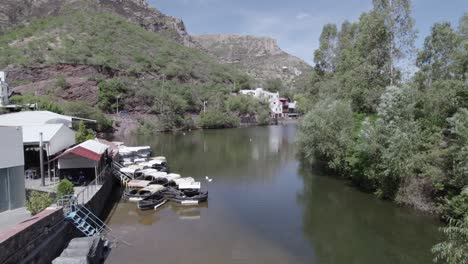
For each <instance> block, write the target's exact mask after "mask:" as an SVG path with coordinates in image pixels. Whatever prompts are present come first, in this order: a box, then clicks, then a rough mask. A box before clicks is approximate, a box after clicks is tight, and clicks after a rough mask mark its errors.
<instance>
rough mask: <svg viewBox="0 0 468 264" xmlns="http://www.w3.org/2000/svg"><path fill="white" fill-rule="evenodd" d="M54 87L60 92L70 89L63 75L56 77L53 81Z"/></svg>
mask: <svg viewBox="0 0 468 264" xmlns="http://www.w3.org/2000/svg"><path fill="white" fill-rule="evenodd" d="M55 87H57V88H61V89H62V90H66V89H68V88H70V84H69V83H68V82H67V79H65V77H64V76H63V75H60V76H58V77H57V80H56V81H55Z"/></svg>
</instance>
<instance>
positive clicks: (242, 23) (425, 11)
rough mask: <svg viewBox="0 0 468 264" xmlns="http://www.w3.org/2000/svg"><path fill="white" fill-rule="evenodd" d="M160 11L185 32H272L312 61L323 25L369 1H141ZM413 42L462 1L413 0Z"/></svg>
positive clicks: (452, 16)
mask: <svg viewBox="0 0 468 264" xmlns="http://www.w3.org/2000/svg"><path fill="white" fill-rule="evenodd" d="M147 1H148V2H149V3H150V5H152V6H153V7H155V8H157V9H159V10H160V11H162V12H163V13H165V14H166V15H170V16H175V17H178V18H181V19H182V20H183V21H184V23H185V26H186V28H187V30H188V32H189V33H190V34H194V35H195V34H242V35H255V36H267V37H272V38H274V39H276V40H277V41H278V44H279V46H280V47H281V48H282V49H283V50H285V51H286V52H288V53H290V54H293V55H295V56H297V57H300V58H302V59H303V60H305V61H306V62H308V63H309V64H312V63H313V54H314V50H315V49H317V47H318V39H319V37H320V33H321V31H322V27H323V25H325V24H327V23H334V24H337V25H340V24H341V23H342V22H343V21H345V20H349V21H351V22H355V21H357V20H358V18H359V15H360V14H361V13H362V12H366V11H368V10H370V9H371V8H372V0H283V1H279V0H147ZM412 5H413V18H414V19H415V21H416V24H415V28H416V30H417V31H418V39H417V40H416V43H415V44H416V47H417V48H421V47H422V45H423V43H424V38H425V37H426V36H427V35H428V34H429V33H430V28H431V26H432V25H433V24H434V23H435V22H440V21H448V22H451V23H452V25H453V26H455V27H456V26H457V25H458V21H459V19H460V17H461V16H462V15H463V13H464V12H468V0H413V1H412Z"/></svg>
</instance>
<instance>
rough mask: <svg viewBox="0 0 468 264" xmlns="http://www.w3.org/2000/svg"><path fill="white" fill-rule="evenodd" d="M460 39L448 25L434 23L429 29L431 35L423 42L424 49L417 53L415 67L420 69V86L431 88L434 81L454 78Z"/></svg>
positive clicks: (445, 23) (446, 23)
mask: <svg viewBox="0 0 468 264" xmlns="http://www.w3.org/2000/svg"><path fill="white" fill-rule="evenodd" d="M460 44H461V39H460V38H459V36H458V34H457V33H456V32H455V31H454V30H453V29H452V27H451V26H450V23H448V22H444V23H436V24H434V26H432V28H431V35H429V36H427V37H426V39H425V41H424V48H423V50H422V51H420V52H419V54H418V57H417V60H416V66H418V67H419V68H420V72H419V73H418V77H417V78H418V79H419V82H420V85H421V86H423V87H426V88H430V87H432V83H433V82H434V81H435V80H442V79H452V78H455V77H456V71H457V70H456V65H455V61H456V56H457V51H458V49H459V46H460Z"/></svg>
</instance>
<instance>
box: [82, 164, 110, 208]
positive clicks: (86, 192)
mask: <svg viewBox="0 0 468 264" xmlns="http://www.w3.org/2000/svg"><path fill="white" fill-rule="evenodd" d="M108 168H109V167H108V166H106V167H105V168H104V169H103V170H102V171H101V173H99V175H98V176H97V177H96V179H94V180H93V181H92V182H90V183H89V184H88V185H86V186H85V187H84V189H83V190H81V191H79V192H78V193H76V194H75V197H76V199H77V201H78V202H79V203H80V204H85V203H86V202H88V201H89V200H90V199H91V198H92V197H93V195H94V194H96V192H97V191H98V190H99V188H101V186H102V185H103V184H104V181H105V178H104V176H105V173H106V172H107V169H108Z"/></svg>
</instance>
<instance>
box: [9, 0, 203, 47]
mask: <svg viewBox="0 0 468 264" xmlns="http://www.w3.org/2000/svg"><path fill="white" fill-rule="evenodd" d="M83 7H84V8H89V9H91V10H93V11H97V10H102V11H107V12H113V13H116V14H118V15H120V16H122V17H124V18H126V19H128V20H130V21H132V22H134V23H137V24H138V25H141V26H143V27H144V28H146V29H147V30H150V31H153V32H158V33H161V34H163V35H166V36H168V37H170V38H172V39H175V40H176V41H178V42H179V43H183V44H184V45H185V46H188V47H194V46H195V44H194V42H193V41H192V38H191V37H190V35H189V34H188V33H187V31H186V29H185V25H184V22H183V21H182V20H180V19H178V18H175V17H171V16H167V15H165V14H163V13H161V12H160V11H158V10H156V9H155V8H152V7H150V6H149V5H148V3H147V2H146V1H145V0H1V1H0V31H1V30H5V29H6V28H8V27H11V26H15V25H21V24H27V23H29V22H31V21H32V20H34V19H37V18H45V17H49V16H54V15H58V14H60V13H63V12H67V11H69V10H73V9H75V8H83Z"/></svg>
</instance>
